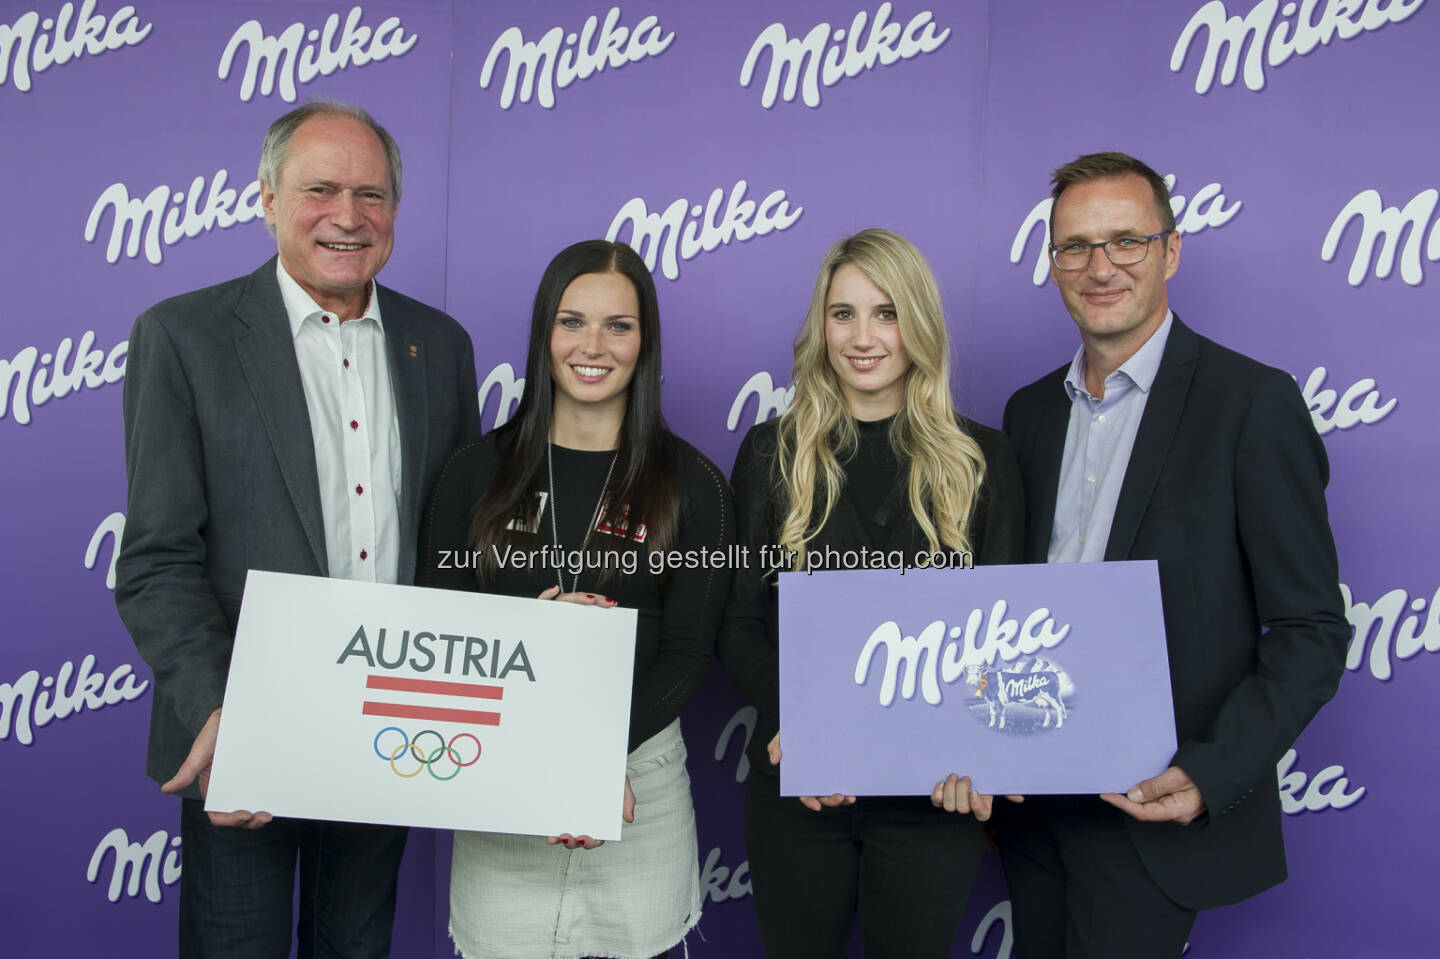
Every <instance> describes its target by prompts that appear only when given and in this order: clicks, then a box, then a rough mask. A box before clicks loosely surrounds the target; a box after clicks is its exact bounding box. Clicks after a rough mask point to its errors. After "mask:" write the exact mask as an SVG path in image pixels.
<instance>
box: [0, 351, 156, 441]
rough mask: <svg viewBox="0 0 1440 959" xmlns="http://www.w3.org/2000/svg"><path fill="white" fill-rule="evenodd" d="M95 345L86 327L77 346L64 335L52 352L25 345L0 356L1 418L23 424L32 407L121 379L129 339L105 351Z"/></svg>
mask: <svg viewBox="0 0 1440 959" xmlns="http://www.w3.org/2000/svg"><path fill="white" fill-rule="evenodd" d="M94 345H95V331H94V330H86V331H85V332H84V333H83V334H81V336H80V343H79V345H78V346H77V345H76V344H75V342H74V341H73V340H71V339H70V337H68V336H67V337H64V338H63V339H61V340H60V345H59V346H58V347H56V348H55V351H54V352H53V353H51V352H48V351H47V352H45V353H41V352H40V350H39V349H38V348H37V347H34V346H27V347H25V348H24V349H22V350H20V351H19V352H18V353H16V354H15V355H14V356H13V357H11V358H10V359H8V360H7V359H3V358H0V420H3V419H4V418H5V417H6V416H9V417H10V418H11V419H12V420H13V421H14V422H16V423H19V424H20V425H21V426H24V425H25V424H27V423H29V422H30V408H31V407H32V406H35V407H40V406H44V405H45V404H46V403H48V402H50V401H51V400H58V399H62V398H63V397H66V396H69V395H71V394H72V393H79V392H80V391H81V390H82V389H89V390H98V389H99V388H100V387H102V386H104V385H105V384H107V383H119V382H120V381H121V380H122V379H124V378H125V354H126V353H127V352H128V351H129V349H130V341H129V340H121V341H120V342H119V343H117V344H116V345H115V346H113V347H111V348H110V351H109V352H108V353H107V352H105V351H104V350H97V349H92V347H93V346H94ZM72 350H73V353H72ZM37 361H38V362H37Z"/></svg>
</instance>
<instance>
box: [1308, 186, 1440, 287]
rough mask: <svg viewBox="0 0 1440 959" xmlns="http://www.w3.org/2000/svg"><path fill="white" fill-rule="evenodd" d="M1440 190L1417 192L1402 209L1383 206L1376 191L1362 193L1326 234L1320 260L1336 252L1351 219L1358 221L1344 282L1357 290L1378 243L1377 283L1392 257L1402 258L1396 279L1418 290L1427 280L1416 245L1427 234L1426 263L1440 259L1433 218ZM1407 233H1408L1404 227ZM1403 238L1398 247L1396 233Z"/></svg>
mask: <svg viewBox="0 0 1440 959" xmlns="http://www.w3.org/2000/svg"><path fill="white" fill-rule="evenodd" d="M1437 201H1440V190H1436V189H1434V188H1431V189H1429V190H1422V191H1421V192H1420V193H1417V194H1416V195H1415V196H1414V198H1413V199H1411V200H1410V202H1409V203H1407V204H1405V208H1404V209H1403V210H1397V209H1396V208H1395V207H1393V206H1385V205H1384V201H1383V200H1381V199H1380V191H1378V190H1361V191H1360V192H1359V193H1357V194H1355V196H1354V197H1352V198H1351V199H1350V202H1349V203H1347V204H1345V206H1344V207H1343V208H1341V210H1340V212H1339V214H1337V215H1336V217H1335V221H1334V222H1333V223H1331V224H1330V232H1328V233H1326V234H1325V243H1324V245H1322V246H1321V247H1320V258H1321V259H1322V260H1324V261H1325V262H1327V263H1329V262H1330V261H1331V260H1333V259H1335V254H1336V252H1338V250H1339V249H1340V239H1341V238H1342V237H1343V236H1344V235H1345V230H1346V228H1347V227H1348V226H1349V225H1350V221H1351V220H1353V219H1354V218H1355V217H1357V216H1358V217H1359V218H1360V239H1359V241H1358V242H1357V243H1356V244H1355V256H1354V258H1352V259H1351V260H1350V273H1349V275H1348V276H1347V277H1346V279H1347V280H1348V281H1349V283H1350V285H1351V286H1359V285H1360V284H1361V283H1363V282H1364V281H1365V274H1366V273H1368V272H1369V271H1370V258H1371V254H1372V253H1374V252H1375V241H1376V240H1380V241H1382V242H1381V246H1380V253H1379V255H1378V256H1376V257H1375V278H1376V279H1377V280H1383V279H1385V278H1386V277H1387V276H1389V275H1390V271H1391V270H1393V269H1394V268H1395V254H1396V252H1397V250H1398V252H1399V253H1400V279H1402V280H1404V281H1405V283H1406V284H1407V285H1409V286H1419V285H1420V281H1421V280H1423V279H1425V271H1424V267H1423V266H1422V264H1421V262H1420V241H1421V237H1423V236H1425V234H1426V231H1427V230H1428V231H1429V238H1428V239H1427V240H1426V241H1425V259H1427V260H1429V261H1430V262H1431V263H1434V262H1435V261H1436V260H1440V219H1437V218H1436V216H1435V211H1436V206H1437ZM1407 227H1408V228H1409V230H1408V233H1406V228H1407ZM1401 233H1406V236H1405V246H1404V247H1401V246H1400V234H1401Z"/></svg>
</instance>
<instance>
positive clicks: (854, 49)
mask: <svg viewBox="0 0 1440 959" xmlns="http://www.w3.org/2000/svg"><path fill="white" fill-rule="evenodd" d="M890 10H891V6H890V4H889V3H882V4H880V7H879V9H877V10H876V11H875V19H874V21H873V22H872V23H871V24H870V33H869V35H867V36H866V37H865V39H864V42H863V43H862V42H861V35H862V34H863V33H864V31H865V22H866V20H868V19H869V14H867V13H866V12H865V11H864V10H861V11H860V12H859V13H857V14H855V19H853V20H851V21H850V28H849V32H848V34H847V32H846V29H845V28H844V27H836V28H834V29H833V30H832V29H831V27H830V24H829V23H823V22H822V23H817V24H816V25H815V26H813V27H811V28H810V32H809V33H807V34H805V38H804V39H803V40H801V39H798V38H792V37H791V36H790V35H789V34H788V33H787V32H786V30H785V24H783V23H779V22H776V23H772V24H770V25H769V26H768V27H766V28H765V29H764V30H762V31H760V35H759V36H758V37H756V38H755V42H754V43H753V44H751V45H750V52H749V53H747V54H746V55H745V63H744V64H743V65H742V66H741V67H740V85H741V86H742V87H748V86H749V85H750V81H751V80H752V79H754V77H755V68H756V66H757V65H758V64H759V62H760V56H761V54H762V53H764V52H765V51H767V50H768V51H769V53H770V73H769V74H768V75H767V76H766V78H765V87H764V89H763V90H761V92H760V105H761V106H762V107H764V108H765V109H767V110H768V109H769V108H770V107H772V106H774V105H775V97H776V95H777V94H779V96H780V99H782V100H784V101H785V102H786V103H791V102H793V101H794V99H795V94H796V92H797V90H798V91H799V93H800V100H801V102H802V103H804V104H805V105H806V106H807V107H818V106H819V105H820V88H821V87H822V86H824V87H833V86H834V85H835V84H837V83H839V82H840V81H841V80H842V79H844V78H846V77H858V76H859V75H860V74H861V73H864V72H865V71H866V70H873V69H875V67H876V65H877V64H878V65H880V66H886V67H888V66H890V65H891V64H892V63H895V62H897V61H899V60H910V59H912V58H914V57H918V56H920V55H921V54H922V53H933V52H935V51H936V50H938V49H940V47H941V46H942V45H943V44H944V43H945V41H946V39H948V38H949V36H950V28H949V27H946V28H945V29H943V30H941V31H940V32H939V33H936V31H935V28H936V24H935V23H934V22H933V21H934V15H933V14H932V13H931V12H930V11H929V10H922V11H920V12H919V13H917V14H916V15H915V16H913V17H911V18H910V22H909V23H907V24H906V25H905V27H904V28H903V29H902V28H901V26H900V24H898V23H890V22H889V20H890ZM847 36H848V40H847ZM832 42H833V45H832ZM827 46H828V47H829V49H828V50H827V49H826V48H827ZM786 71H788V73H787V72H786ZM782 75H783V76H784V78H785V89H784V91H783V92H782V91H781V89H780V80H781V77H782ZM802 77H803V83H802Z"/></svg>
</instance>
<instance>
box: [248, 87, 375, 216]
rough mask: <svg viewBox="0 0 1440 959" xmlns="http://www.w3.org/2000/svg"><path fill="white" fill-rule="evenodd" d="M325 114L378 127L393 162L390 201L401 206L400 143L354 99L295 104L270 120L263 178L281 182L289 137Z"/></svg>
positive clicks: (263, 149)
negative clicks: (307, 123)
mask: <svg viewBox="0 0 1440 959" xmlns="http://www.w3.org/2000/svg"><path fill="white" fill-rule="evenodd" d="M325 116H344V117H350V118H351V119H354V120H359V121H360V122H361V123H363V124H365V125H366V126H367V127H369V128H370V129H371V130H373V131H375V135H376V136H377V137H379V138H380V143H381V145H383V146H384V147H385V159H386V160H388V161H389V163H390V205H391V207H396V206H399V205H400V179H401V167H400V145H399V144H397V143H396V142H395V138H394V137H392V136H391V135H390V132H389V131H388V130H386V129H385V128H384V127H382V126H381V125H380V124H378V123H376V122H375V118H374V117H372V116H371V115H370V114H369V113H367V112H366V111H365V110H364V109H362V108H360V107H357V106H356V105H355V104H353V103H341V102H339V101H337V100H313V101H311V102H310V103H306V104H304V105H303V106H298V107H296V108H295V109H293V110H291V111H290V112H289V113H287V114H285V115H284V116H283V117H281V118H280V119H278V120H276V121H275V122H274V123H272V124H270V129H269V130H266V131H265V145H264V146H263V147H261V149H260V182H261V183H263V184H265V185H266V186H268V187H269V188H270V189H272V190H273V189H275V188H276V187H278V186H279V185H280V174H281V173H283V172H284V171H285V161H286V160H287V159H288V158H289V153H290V138H291V137H293V136H294V135H295V131H296V130H298V129H300V125H301V124H302V123H304V122H305V121H306V120H309V119H310V118H311V117H325Z"/></svg>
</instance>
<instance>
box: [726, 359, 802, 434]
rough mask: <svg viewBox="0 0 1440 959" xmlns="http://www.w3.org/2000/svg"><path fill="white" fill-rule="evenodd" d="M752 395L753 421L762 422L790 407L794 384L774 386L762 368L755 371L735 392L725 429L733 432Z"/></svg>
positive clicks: (793, 397)
mask: <svg viewBox="0 0 1440 959" xmlns="http://www.w3.org/2000/svg"><path fill="white" fill-rule="evenodd" d="M752 396H753V397H755V398H756V404H755V422H756V423H757V424H758V423H763V422H765V421H766V420H768V419H771V418H773V417H776V416H779V415H780V414H781V413H784V412H785V411H786V410H788V409H789V408H790V403H791V401H792V400H794V399H795V386H794V384H791V385H790V386H776V385H775V381H774V380H772V379H771V378H770V374H769V373H767V372H765V371H764V370H761V371H760V372H759V373H756V374H755V375H754V376H752V377H750V378H749V379H748V380H746V381H745V385H744V386H742V387H740V392H739V393H737V394H735V402H734V403H731V404H730V415H729V416H728V417H726V419H725V428H726V429H727V430H729V431H730V432H732V433H733V432H735V428H736V427H737V426H739V425H740V414H741V413H743V412H744V411H745V404H746V403H748V402H749V401H750V397H752Z"/></svg>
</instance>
